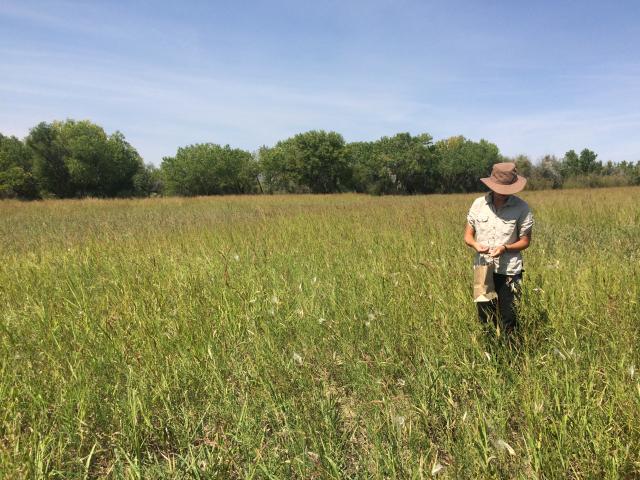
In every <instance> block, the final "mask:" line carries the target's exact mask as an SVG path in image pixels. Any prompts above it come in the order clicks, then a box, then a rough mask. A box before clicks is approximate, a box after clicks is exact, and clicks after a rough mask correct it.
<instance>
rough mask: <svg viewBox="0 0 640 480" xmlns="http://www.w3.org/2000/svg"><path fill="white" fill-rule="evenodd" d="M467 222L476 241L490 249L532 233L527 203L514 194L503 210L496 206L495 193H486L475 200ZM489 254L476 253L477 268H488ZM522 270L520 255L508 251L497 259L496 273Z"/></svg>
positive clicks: (504, 273)
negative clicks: (478, 266) (480, 266)
mask: <svg viewBox="0 0 640 480" xmlns="http://www.w3.org/2000/svg"><path fill="white" fill-rule="evenodd" d="M467 222H469V225H471V226H472V227H473V229H474V231H475V237H476V241H477V242H478V243H481V244H483V245H486V246H488V247H490V248H495V247H499V246H500V245H505V244H511V243H514V242H516V241H518V239H519V238H520V237H524V236H527V235H530V234H531V228H532V227H533V215H532V214H531V210H529V205H527V202H525V201H524V200H522V199H521V198H519V197H516V196H515V195H509V198H508V199H507V201H506V202H505V203H504V205H502V207H501V208H499V209H496V207H495V205H494V204H493V194H492V193H491V192H489V193H487V194H486V195H484V196H482V197H478V198H476V199H475V200H474V202H473V204H472V205H471V208H470V209H469V213H468V214H467ZM487 258H488V255H486V254H480V253H476V256H475V259H474V265H483V264H484V265H486V263H487ZM521 271H522V255H521V254H520V252H512V251H507V252H505V253H503V254H502V255H500V256H499V257H497V258H496V259H495V272H496V273H500V274H503V275H515V274H517V273H520V272H521Z"/></svg>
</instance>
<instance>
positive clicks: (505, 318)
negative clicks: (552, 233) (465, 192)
mask: <svg viewBox="0 0 640 480" xmlns="http://www.w3.org/2000/svg"><path fill="white" fill-rule="evenodd" d="M480 181H481V182H482V183H484V184H485V185H486V186H487V187H489V189H490V190H491V191H490V192H488V193H487V194H486V195H483V196H482V197H478V198H476V199H475V201H474V202H473V204H472V205H471V208H470V209H469V213H468V214H467V225H466V228H465V231H464V241H465V243H466V244H467V245H468V246H470V247H471V248H473V249H474V250H475V251H476V255H475V259H474V265H476V266H477V265H482V264H486V263H489V265H493V284H494V287H495V293H496V294H497V298H495V299H493V300H491V301H478V302H477V307H478V317H479V319H480V321H481V322H483V323H487V322H488V321H489V320H490V319H491V320H492V321H493V322H494V324H496V325H499V326H500V328H501V330H502V331H504V332H505V333H508V332H510V331H512V330H513V329H514V328H515V327H516V325H517V303H518V300H519V299H520V294H521V283H522V272H523V268H522V254H521V253H520V252H521V251H522V250H524V249H526V248H527V247H528V246H529V244H530V243H531V229H532V227H533V215H532V214H531V210H529V205H527V202H525V201H524V200H522V199H521V198H519V197H516V196H515V194H516V193H518V192H520V191H521V190H522V189H523V188H524V187H525V185H526V183H527V179H526V178H524V177H522V176H520V175H518V173H517V171H516V165H515V163H511V162H504V163H496V164H495V165H494V166H493V170H492V172H491V176H490V177H487V178H481V179H480Z"/></svg>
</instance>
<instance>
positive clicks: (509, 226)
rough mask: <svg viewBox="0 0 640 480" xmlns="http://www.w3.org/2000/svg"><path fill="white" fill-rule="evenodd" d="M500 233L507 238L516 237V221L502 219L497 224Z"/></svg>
mask: <svg viewBox="0 0 640 480" xmlns="http://www.w3.org/2000/svg"><path fill="white" fill-rule="evenodd" d="M498 227H499V228H500V233H502V235H503V236H504V237H507V238H515V237H517V236H518V232H517V222H516V219H515V218H513V219H508V218H506V219H505V218H502V219H500V222H499V224H498Z"/></svg>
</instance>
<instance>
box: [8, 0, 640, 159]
mask: <svg viewBox="0 0 640 480" xmlns="http://www.w3.org/2000/svg"><path fill="white" fill-rule="evenodd" d="M639 39H640V2H637V1H618V2H594V1H569V0H566V1H538V2H524V1H513V0H512V1H491V0H482V1H481V0H475V1H427V0H425V1H403V0H394V1H391V0H371V1H349V0H342V1H321V0H318V1H315V2H310V1H309V2H307V1H280V0H272V1H241V0H239V1H235V2H215V1H183V2H177V1H109V2H90V1H83V2H80V1H77V2H76V1H56V0H52V1H46V2H45V1H30V0H19V1H18V0H1V1H0V56H1V58H2V61H1V62H0V69H1V70H0V132H2V133H3V134H11V135H17V136H19V137H23V136H25V135H26V134H27V133H28V130H29V128H31V127H32V126H34V125H35V124H37V123H38V122H40V121H52V120H54V119H65V118H75V119H90V120H92V121H94V122H96V123H98V124H100V125H102V126H103V127H104V128H105V129H106V130H107V132H109V133H111V132H113V131H114V130H120V131H122V132H123V133H124V134H125V136H126V138H127V139H128V140H129V141H130V142H131V143H132V144H133V145H134V146H135V147H136V148H137V149H138V151H139V152H140V153H141V154H142V156H143V157H144V159H145V161H147V162H152V163H155V164H159V163H160V162H161V160H162V157H163V156H167V155H173V154H175V151H176V149H177V147H178V146H184V145H188V144H191V143H198V142H214V143H220V144H227V143H228V144H230V145H232V146H237V147H241V148H245V149H248V150H255V149H257V148H258V147H259V146H260V145H272V144H274V143H275V142H276V141H278V140H281V139H284V138H287V137H289V136H291V135H293V134H295V133H298V132H302V131H306V130H310V129H325V130H336V131H338V132H340V133H342V134H343V135H344V137H345V139H346V140H347V141H356V140H374V139H377V138H379V137H380V136H383V135H393V134H395V133H397V132H404V131H409V132H412V133H414V134H417V133H421V132H427V133H430V134H431V135H432V136H433V137H434V138H435V139H441V138H446V137H449V136H451V135H458V134H462V135H465V136H466V137H468V138H472V139H474V140H479V139H480V138H486V139H487V140H490V141H493V142H495V143H496V144H497V145H498V147H500V150H501V152H502V153H503V154H505V155H516V154H519V153H525V154H528V155H530V156H531V157H532V158H533V159H537V158H538V157H540V156H542V155H544V154H546V153H551V154H555V155H558V156H562V155H563V154H564V152H565V151H567V150H568V149H570V148H574V149H576V150H579V149H582V148H584V147H588V148H591V149H593V150H595V151H596V152H597V153H598V154H599V158H600V159H602V160H609V159H611V160H614V161H619V160H625V159H627V160H634V161H635V160H640V49H639V47H640V41H639Z"/></svg>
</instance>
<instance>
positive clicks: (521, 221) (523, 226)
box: [518, 207, 533, 237]
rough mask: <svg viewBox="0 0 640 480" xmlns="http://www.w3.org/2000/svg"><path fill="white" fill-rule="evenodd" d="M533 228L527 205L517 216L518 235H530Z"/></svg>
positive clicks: (531, 216) (531, 215)
mask: <svg viewBox="0 0 640 480" xmlns="http://www.w3.org/2000/svg"><path fill="white" fill-rule="evenodd" d="M532 228H533V214H532V213H531V210H529V208H528V207H527V209H526V210H524V211H523V212H522V214H521V215H520V217H519V218H518V237H526V236H528V235H531V229H532Z"/></svg>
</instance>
